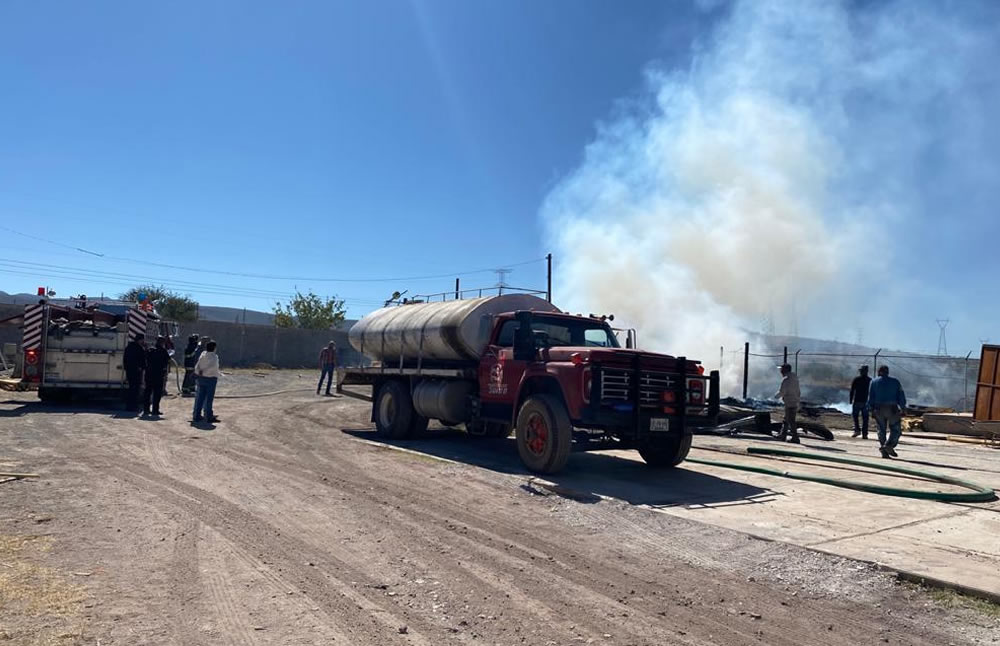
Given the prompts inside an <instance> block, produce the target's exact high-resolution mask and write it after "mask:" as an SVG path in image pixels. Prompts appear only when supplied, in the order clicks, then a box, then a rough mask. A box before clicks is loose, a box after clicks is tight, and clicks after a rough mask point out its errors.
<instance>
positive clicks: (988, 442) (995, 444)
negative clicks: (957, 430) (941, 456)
mask: <svg viewBox="0 0 1000 646" xmlns="http://www.w3.org/2000/svg"><path fill="white" fill-rule="evenodd" d="M945 439H947V440H948V441H949V442H959V443H961V444H978V445H979V446H988V447H990V448H994V449H1000V440H995V439H992V438H989V437H968V436H966V435H948V436H947V437H946V438H945Z"/></svg>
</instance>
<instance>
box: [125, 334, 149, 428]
mask: <svg viewBox="0 0 1000 646" xmlns="http://www.w3.org/2000/svg"><path fill="white" fill-rule="evenodd" d="M143 341H144V337H143V335H141V334H136V335H135V338H134V339H132V340H131V341H129V343H128V345H126V346H125V356H124V357H123V358H122V367H123V368H124V369H125V379H127V380H128V397H127V399H126V402H125V406H126V408H128V410H130V411H137V410H139V388H140V386H142V372H143V370H145V369H146V348H145V347H144V344H143Z"/></svg>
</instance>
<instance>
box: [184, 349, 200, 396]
mask: <svg viewBox="0 0 1000 646" xmlns="http://www.w3.org/2000/svg"><path fill="white" fill-rule="evenodd" d="M198 350H199V347H198V335H197V334H192V335H191V336H189V337H188V344H187V347H186V348H184V383H183V384H182V385H181V394H182V395H183V396H184V397H193V396H194V366H195V364H196V363H198V357H199V356H200V355H201V353H200V352H199V351H198Z"/></svg>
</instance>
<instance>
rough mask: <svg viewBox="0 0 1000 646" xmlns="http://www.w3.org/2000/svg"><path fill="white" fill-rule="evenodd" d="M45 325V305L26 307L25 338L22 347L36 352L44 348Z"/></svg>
mask: <svg viewBox="0 0 1000 646" xmlns="http://www.w3.org/2000/svg"><path fill="white" fill-rule="evenodd" d="M44 323H45V306H44V305H38V304H35V305H26V306H25V307H24V336H23V337H22V342H21V347H22V348H24V349H25V350H34V349H37V348H40V347H42V333H43V331H44V330H43V329H42V328H43V326H44Z"/></svg>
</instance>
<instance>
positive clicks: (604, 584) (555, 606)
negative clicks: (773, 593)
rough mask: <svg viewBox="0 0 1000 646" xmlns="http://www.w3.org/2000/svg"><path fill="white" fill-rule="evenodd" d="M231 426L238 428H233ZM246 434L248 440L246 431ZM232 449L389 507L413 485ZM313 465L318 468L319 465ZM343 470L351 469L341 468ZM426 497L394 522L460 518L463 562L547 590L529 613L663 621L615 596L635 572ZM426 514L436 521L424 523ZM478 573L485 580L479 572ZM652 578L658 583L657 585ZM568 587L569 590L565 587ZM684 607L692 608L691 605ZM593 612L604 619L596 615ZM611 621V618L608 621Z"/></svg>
mask: <svg viewBox="0 0 1000 646" xmlns="http://www.w3.org/2000/svg"><path fill="white" fill-rule="evenodd" d="M237 432H239V431H238V430H237ZM280 435H281V438H282V439H283V440H285V441H286V442H287V441H289V440H291V439H292V438H291V437H290V435H289V434H288V433H287V432H283V433H280ZM246 439H250V437H247V438H246ZM256 440H257V441H258V442H260V441H262V438H260V436H256ZM283 443H284V442H283ZM230 450H232V449H230ZM293 453H294V451H293ZM237 455H238V457H240V458H241V459H243V460H247V461H254V462H255V463H256V464H257V466H259V467H261V468H265V469H270V470H274V471H275V472H276V473H280V474H282V476H283V477H286V478H300V479H302V480H303V481H304V482H308V483H311V484H313V485H314V486H315V485H316V483H317V482H320V483H321V484H322V486H336V487H337V488H338V489H339V490H347V491H350V492H351V493H352V495H355V496H360V497H364V498H368V499H369V500H370V501H371V502H372V503H374V504H375V505H379V506H383V507H386V508H389V509H390V510H391V509H392V508H393V506H394V505H393V502H394V501H399V500H407V499H408V498H410V499H412V498H413V491H414V490H415V488H414V487H406V486H403V487H400V486H399V485H400V482H399V481H398V480H397V481H393V482H392V483H389V482H385V481H382V480H375V479H374V478H370V477H368V476H365V475H362V474H361V473H360V472H355V473H351V471H357V468H356V467H355V466H354V465H353V464H352V463H350V462H349V461H346V460H342V459H341V458H340V457H339V456H326V458H325V459H320V460H318V461H317V459H316V457H315V456H313V455H312V451H311V450H303V449H301V448H300V449H299V451H298V459H297V460H296V461H295V462H287V463H283V464H275V463H274V462H272V461H269V460H267V459H260V458H255V457H254V456H252V455H250V454H249V453H247V452H246V451H237ZM310 467H313V468H310ZM352 467H354V468H352ZM316 469H322V471H320V470H316ZM324 473H330V474H340V475H329V476H326V477H327V478H328V480H327V482H322V478H323V477H324V476H323V474H324ZM346 473H349V474H350V475H349V476H348V475H344V474H346ZM430 500H433V497H426V498H425V499H423V500H421V501H420V503H419V504H418V505H417V506H416V507H415V510H416V511H415V513H414V514H412V516H413V517H411V518H407V517H405V516H397V517H396V519H395V522H397V523H400V524H405V525H407V526H408V528H409V530H410V532H411V535H412V536H420V535H421V534H424V533H425V532H424V529H423V528H424V527H447V526H449V525H450V524H451V523H459V524H462V525H463V528H462V529H463V530H465V531H466V532H468V531H471V532H472V533H473V534H475V535H476V536H477V540H471V539H469V540H465V541H461V540H460V541H455V540H452V541H450V543H451V546H452V547H453V548H454V549H456V551H458V552H459V553H461V554H465V555H466V557H465V558H464V559H463V560H464V561H468V560H470V559H475V558H476V557H478V558H479V559H480V560H484V561H488V562H489V561H492V562H491V565H493V566H494V568H495V570H496V574H495V576H494V577H493V578H494V579H499V580H500V581H502V583H499V584H494V585H495V586H497V587H499V588H500V589H501V590H504V591H508V589H515V590H517V589H519V588H523V587H525V584H529V585H528V586H527V587H528V588H529V589H530V588H538V589H541V590H544V591H545V592H544V594H537V593H536V594H535V595H533V596H532V595H525V596H523V597H521V600H522V605H524V606H527V607H533V608H534V612H532V613H531V614H537V612H538V608H539V606H540V605H541V606H547V607H548V608H549V609H550V610H551V611H553V612H557V613H565V612H566V610H567V609H568V608H573V607H574V605H575V606H576V610H577V611H579V610H584V609H583V608H580V606H581V605H582V601H583V600H584V599H590V603H588V604H586V605H588V606H590V607H589V608H586V611H585V612H583V613H579V615H580V616H578V617H576V622H575V623H576V625H578V626H579V625H581V624H583V625H587V627H588V632H590V633H591V634H596V635H602V634H604V633H605V632H606V631H607V630H612V629H614V630H615V631H617V632H618V634H622V633H624V634H629V635H630V636H631V637H633V638H639V639H644V636H641V635H637V634H634V633H633V631H634V622H633V621H621V620H618V621H616V620H617V619H618V617H619V616H622V617H625V618H631V617H632V616H634V615H635V614H640V615H642V616H643V618H644V619H646V620H647V622H649V623H652V624H657V623H663V616H664V615H663V614H662V613H663V611H662V610H658V609H657V607H654V606H653V605H652V604H651V603H650V602H646V603H645V604H644V605H646V606H647V607H645V608H643V607H641V606H640V607H636V605H635V604H627V605H626V604H623V603H622V601H623V599H624V598H625V597H622V598H621V599H619V598H615V596H614V594H613V592H617V593H619V594H621V589H620V588H619V589H618V590H613V589H614V588H615V587H616V584H615V583H610V582H611V581H618V585H619V586H622V587H625V586H629V585H632V586H633V587H634V586H635V585H636V583H635V581H636V580H638V578H637V577H636V576H635V575H631V576H630V574H631V573H628V572H625V571H622V570H619V569H611V568H606V567H603V566H602V565H600V564H598V563H596V562H591V563H589V564H588V565H587V566H586V570H587V571H580V570H578V569H577V568H576V567H575V566H572V565H570V564H568V563H566V562H565V561H563V560H559V559H556V558H555V557H553V556H551V555H552V554H560V553H562V552H563V550H562V549H560V546H557V545H555V544H551V543H548V542H547V541H544V540H541V539H540V538H539V537H538V536H537V535H532V534H527V533H525V532H523V531H512V530H508V531H507V532H505V533H503V534H502V535H500V534H497V533H495V532H493V531H491V530H489V529H487V528H488V527H490V526H493V527H499V526H502V523H498V519H496V518H485V517H483V516H480V515H477V514H474V513H472V512H470V511H468V510H467V509H462V510H459V509H458V508H456V507H450V506H449V507H443V506H437V505H434V504H433V503H432V502H430ZM428 518H430V519H431V520H433V521H435V522H434V523H426V520H427V519H428ZM511 526H513V527H516V522H514V523H512V524H511ZM442 540H448V539H447V538H445V537H443V536H442V535H441V534H440V533H439V534H437V535H431V536H427V537H426V538H425V542H426V543H428V544H440V542H441V541H442ZM491 543H492V544H496V545H504V546H505V547H504V548H497V547H495V546H494V545H490V544H491ZM510 549H514V550H516V551H517V552H520V555H516V556H513V557H512V556H511V555H510V554H509V550H510ZM501 573H502V574H501ZM477 578H480V579H481V580H483V577H481V576H480V577H477ZM488 579H489V577H486V580H488ZM623 579H624V580H623ZM744 583H745V582H744ZM653 585H654V586H655V587H659V586H658V585H656V584H653ZM600 590H606V592H600ZM569 592H572V594H568V593H569ZM657 592H658V591H657V590H647V591H646V595H645V596H646V597H649V598H656V597H657V596H658V595H657ZM553 600H559V601H562V603H553ZM657 603H661V601H660V600H657ZM602 606H603V607H602ZM685 607H688V608H690V605H688V606H685ZM660 608H662V606H660ZM686 614H690V615H691V616H690V617H687V619H686V622H685V623H686V624H687V625H688V627H689V628H691V629H692V630H690V631H686V632H702V633H703V634H705V635H713V636H714V637H718V636H727V638H729V639H738V640H745V639H754V638H755V637H756V636H757V634H756V633H757V632H760V629H759V628H756V627H753V628H750V627H744V626H740V625H738V624H736V622H734V621H733V619H732V617H731V616H730V615H729V614H728V613H725V612H723V611H720V610H719V609H716V608H714V607H712V606H707V607H705V608H704V613H703V614H701V615H699V614H696V613H693V612H688V613H686ZM744 614H746V613H744ZM714 615H717V616H714ZM598 617H601V618H602V619H600V620H598V619H597V618H598ZM609 623H614V624H615V625H614V626H613V627H611V626H609ZM654 632H660V631H658V630H657V631H654ZM812 634H813V629H812V627H811V626H804V627H803V629H802V630H801V631H792V634H789V633H788V631H787V630H785V631H782V632H781V633H779V634H775V635H770V636H769V637H770V638H771V641H770V643H774V644H788V645H789V646H791V645H795V644H800V643H805V642H807V641H808V639H809V637H810V636H811V635H812ZM664 640H668V641H669V642H670V643H685V642H687V641H689V640H684V639H681V640H678V639H676V638H675V636H671V635H669V634H658V635H657V636H656V639H655V640H654V642H652V643H667V642H666V641H664Z"/></svg>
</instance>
